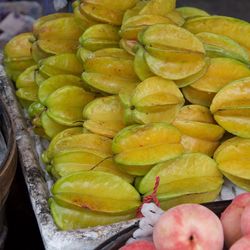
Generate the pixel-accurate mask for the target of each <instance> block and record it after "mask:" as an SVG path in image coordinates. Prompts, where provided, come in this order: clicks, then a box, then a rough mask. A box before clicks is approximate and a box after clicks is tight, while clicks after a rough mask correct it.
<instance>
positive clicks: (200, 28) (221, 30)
mask: <svg viewBox="0 0 250 250" xmlns="http://www.w3.org/2000/svg"><path fill="white" fill-rule="evenodd" d="M184 28H186V29H188V30H190V31H191V32H192V33H194V34H197V33H200V32H211V33H215V34H218V35H224V36H228V37H230V38H231V39H233V40H234V41H236V42H238V43H239V44H240V45H241V46H243V47H244V48H246V49H247V50H248V53H250V41H249V39H248V37H249V35H250V24H249V23H248V22H246V21H243V20H240V19H237V18H233V17H225V16H209V17H197V18H192V19H190V20H187V22H186V23H185V25H184Z"/></svg>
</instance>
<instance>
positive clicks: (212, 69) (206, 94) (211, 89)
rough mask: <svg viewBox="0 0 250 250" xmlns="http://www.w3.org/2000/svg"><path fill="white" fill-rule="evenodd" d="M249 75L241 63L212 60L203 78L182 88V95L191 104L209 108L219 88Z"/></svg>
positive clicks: (233, 60) (245, 66)
mask: <svg viewBox="0 0 250 250" xmlns="http://www.w3.org/2000/svg"><path fill="white" fill-rule="evenodd" d="M249 75H250V70H249V68H248V66H247V65H246V64H244V63H242V62H239V61H237V60H235V59H231V58H225V57H218V58H212V59H211V60H210V65H209V67H208V70H207V72H206V73H205V74H204V75H203V77H201V78H200V79H198V80H197V81H195V82H194V83H192V84H191V85H189V86H187V87H185V88H183V94H184V96H185V97H186V99H187V100H188V101H190V102H191V103H193V104H200V105H206V106H210V104H211V102H212V100H213V97H214V95H215V94H216V93H217V92H218V91H219V90H220V89H221V88H223V87H224V86H225V85H227V84H228V83H230V82H232V81H234V80H237V79H240V78H243V77H247V76H249Z"/></svg>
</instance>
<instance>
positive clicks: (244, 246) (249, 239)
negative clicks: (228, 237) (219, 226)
mask: <svg viewBox="0 0 250 250" xmlns="http://www.w3.org/2000/svg"><path fill="white" fill-rule="evenodd" d="M249 249H250V235H246V236H244V237H242V238H240V239H239V240H237V241H236V242H235V243H234V244H233V245H232V246H231V247H230V249H229V250H249Z"/></svg>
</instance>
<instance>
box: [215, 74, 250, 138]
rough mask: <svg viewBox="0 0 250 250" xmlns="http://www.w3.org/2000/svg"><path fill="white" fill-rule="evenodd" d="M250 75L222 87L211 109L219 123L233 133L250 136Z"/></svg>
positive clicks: (245, 136) (244, 136)
mask: <svg viewBox="0 0 250 250" xmlns="http://www.w3.org/2000/svg"><path fill="white" fill-rule="evenodd" d="M249 91H250V77H247V78H243V79H240V80H237V81H234V82H231V83H230V84H228V85H226V86H225V87H224V88H222V89H221V90H220V91H219V92H218V93H217V94H216V96H215V97H214V99H213V102H212V104H211V106H210V110H211V112H212V113H213V115H214V119H215V120H216V121H217V123H218V124H219V125H220V126H221V127H223V128H224V129H225V130H227V131H228V132H230V133H231V134H234V135H237V136H240V137H243V138H250V110H249V107H250V106H249V104H250V99H249V94H248V93H249Z"/></svg>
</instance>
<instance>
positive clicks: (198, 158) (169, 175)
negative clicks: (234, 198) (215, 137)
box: [137, 153, 223, 209]
mask: <svg viewBox="0 0 250 250" xmlns="http://www.w3.org/2000/svg"><path fill="white" fill-rule="evenodd" d="M201 166H202V167H201ZM157 176H159V177H160V185H159V188H158V191H157V197H158V199H159V201H160V205H161V208H163V209H168V208H170V207H172V206H176V205H178V204H181V203H187V202H189V203H203V202H209V201H213V200H214V199H215V198H216V197H217V195H218V194H219V192H220V189H221V186H222V184H223V178H222V174H221V173H220V171H219V170H218V169H217V164H216V162H215V161H214V160H212V159H211V158H209V157H208V156H206V155H204V154H200V153H189V154H183V155H182V156H179V157H177V158H174V159H171V160H168V161H166V162H163V163H160V164H157V165H156V166H155V167H153V168H152V169H151V170H150V171H149V172H148V173H147V174H146V175H145V176H144V177H143V178H142V180H140V182H139V183H138V184H137V188H138V190H139V191H140V193H142V194H145V195H148V194H151V193H152V192H153V188H154V185H155V180H156V177H157Z"/></svg>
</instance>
